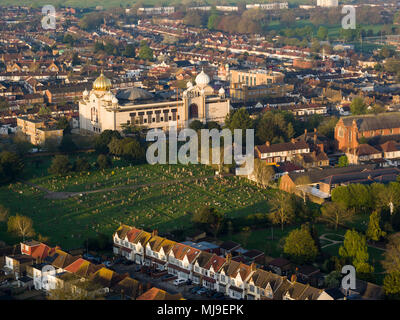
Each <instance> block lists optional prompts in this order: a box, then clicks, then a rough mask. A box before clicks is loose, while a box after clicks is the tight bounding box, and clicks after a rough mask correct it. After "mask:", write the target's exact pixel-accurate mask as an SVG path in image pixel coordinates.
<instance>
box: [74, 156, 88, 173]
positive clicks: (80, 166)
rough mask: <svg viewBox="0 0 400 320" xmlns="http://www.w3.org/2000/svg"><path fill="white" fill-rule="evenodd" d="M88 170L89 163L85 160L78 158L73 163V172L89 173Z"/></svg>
mask: <svg viewBox="0 0 400 320" xmlns="http://www.w3.org/2000/svg"><path fill="white" fill-rule="evenodd" d="M89 170H90V163H89V161H87V160H86V159H85V158H82V159H81V158H78V159H76V161H75V171H78V172H81V171H89Z"/></svg>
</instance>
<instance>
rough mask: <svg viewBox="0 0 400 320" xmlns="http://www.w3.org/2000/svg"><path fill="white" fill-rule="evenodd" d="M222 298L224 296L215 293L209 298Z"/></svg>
mask: <svg viewBox="0 0 400 320" xmlns="http://www.w3.org/2000/svg"><path fill="white" fill-rule="evenodd" d="M223 296H224V294H223V293H222V292H216V293H214V294H213V295H212V296H211V298H213V299H221V298H222V297H223Z"/></svg>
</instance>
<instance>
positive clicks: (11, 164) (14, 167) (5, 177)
mask: <svg viewBox="0 0 400 320" xmlns="http://www.w3.org/2000/svg"><path fill="white" fill-rule="evenodd" d="M23 169H24V164H23V162H22V161H21V159H20V158H19V156H18V155H17V154H16V153H14V152H9V151H2V152H1V153H0V184H1V183H8V182H10V181H12V180H14V179H15V178H17V177H18V176H19V175H20V174H21V173H22V171H23Z"/></svg>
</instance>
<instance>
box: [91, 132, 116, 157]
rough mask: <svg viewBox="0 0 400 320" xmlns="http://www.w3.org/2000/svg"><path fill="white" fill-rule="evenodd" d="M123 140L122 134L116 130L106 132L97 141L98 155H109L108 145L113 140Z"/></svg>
mask: <svg viewBox="0 0 400 320" xmlns="http://www.w3.org/2000/svg"><path fill="white" fill-rule="evenodd" d="M113 137H115V138H117V139H121V134H120V133H119V132H118V131H115V130H104V131H103V132H102V133H101V134H100V135H99V136H98V137H97V138H96V141H95V146H94V147H95V149H96V151H97V152H98V153H109V149H108V144H109V143H110V142H111V140H112V138H113Z"/></svg>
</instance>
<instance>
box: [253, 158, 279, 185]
mask: <svg viewBox="0 0 400 320" xmlns="http://www.w3.org/2000/svg"><path fill="white" fill-rule="evenodd" d="M253 175H254V179H255V180H256V182H257V183H258V184H259V185H261V186H267V185H269V184H270V182H271V181H272V180H273V178H274V175H275V171H274V169H273V168H272V166H270V165H267V164H266V163H265V161H262V160H260V159H254V170H253Z"/></svg>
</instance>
